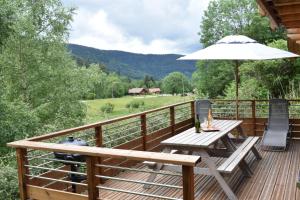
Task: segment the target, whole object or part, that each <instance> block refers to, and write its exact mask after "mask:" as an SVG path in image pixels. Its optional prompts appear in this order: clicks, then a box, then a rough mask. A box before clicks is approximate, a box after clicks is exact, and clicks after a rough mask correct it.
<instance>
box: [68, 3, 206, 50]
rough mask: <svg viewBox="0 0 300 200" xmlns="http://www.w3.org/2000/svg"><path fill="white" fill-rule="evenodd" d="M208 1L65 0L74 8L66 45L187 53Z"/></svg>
mask: <svg viewBox="0 0 300 200" xmlns="http://www.w3.org/2000/svg"><path fill="white" fill-rule="evenodd" d="M208 2H209V0H201V1H199V0H176V1H174V0H101V1H99V0H89V1H86V0H85V1H84V0H77V1H75V0H72V1H71V0H65V1H64V3H65V4H66V5H72V6H75V7H77V14H76V15H75V16H74V21H73V23H72V29H71V34H70V43H75V44H81V45H86V46H91V47H95V48H99V49H117V50H123V51H130V52H138V53H160V54H165V53H182V54H186V53H190V52H192V51H195V50H196V49H199V48H200V44H199V36H198V34H197V33H198V32H199V31H200V30H199V26H200V21H201V18H202V15H203V11H204V10H205V9H206V8H207V5H208Z"/></svg>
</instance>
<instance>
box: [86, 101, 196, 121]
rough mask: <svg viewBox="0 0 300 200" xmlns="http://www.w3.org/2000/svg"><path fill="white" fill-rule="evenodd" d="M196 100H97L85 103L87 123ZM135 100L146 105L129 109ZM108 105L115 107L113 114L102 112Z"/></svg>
mask: <svg viewBox="0 0 300 200" xmlns="http://www.w3.org/2000/svg"><path fill="white" fill-rule="evenodd" d="M192 99H194V96H183V97H182V96H158V95H156V96H154V95H153V96H152V95H145V96H124V97H121V98H110V99H97V100H88V101H84V103H85V104H86V105H87V117H86V123H93V122H97V121H101V120H105V119H112V118H115V117H119V116H124V115H128V114H133V113H138V112H142V111H145V110H149V109H153V108H159V107H162V106H166V105H170V104H175V103H180V102H185V101H189V100H192ZM134 100H139V101H143V102H144V105H143V106H141V107H139V108H136V109H129V108H126V105H127V104H128V103H130V102H132V101H134ZM106 103H111V104H113V105H114V109H113V112H112V113H104V112H102V111H101V107H102V106H103V105H105V104H106Z"/></svg>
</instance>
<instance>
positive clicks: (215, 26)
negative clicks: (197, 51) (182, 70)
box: [199, 0, 286, 47]
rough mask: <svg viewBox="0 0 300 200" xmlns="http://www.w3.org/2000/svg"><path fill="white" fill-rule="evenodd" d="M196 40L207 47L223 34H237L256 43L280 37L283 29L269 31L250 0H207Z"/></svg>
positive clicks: (253, 2)
mask: <svg viewBox="0 0 300 200" xmlns="http://www.w3.org/2000/svg"><path fill="white" fill-rule="evenodd" d="M200 27H201V32H200V33H199V34H200V37H201V39H200V41H201V43H203V44H204V46H205V47H206V46H209V45H211V44H213V43H215V42H216V41H217V40H219V39H221V38H223V37H224V36H226V35H233V34H241V35H246V36H248V37H251V38H253V39H255V40H257V41H258V42H260V43H265V44H266V43H268V42H272V41H273V40H277V39H284V38H285V37H286V34H285V32H284V30H283V28H280V29H277V30H276V31H272V30H271V28H270V25H269V21H268V18H267V17H261V16H260V14H259V11H258V8H257V4H256V2H255V1H252V0H215V1H211V2H210V3H209V6H208V9H207V10H206V11H205V13H204V16H203V18H202V23H201V25H200Z"/></svg>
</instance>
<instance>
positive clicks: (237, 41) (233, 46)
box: [178, 35, 299, 60]
mask: <svg viewBox="0 0 300 200" xmlns="http://www.w3.org/2000/svg"><path fill="white" fill-rule="evenodd" d="M298 56H299V55H297V54H294V53H291V52H288V51H284V50H281V49H276V48H272V47H268V46H266V45H263V44H260V43H258V42H256V41H255V40H253V39H251V38H249V37H246V36H243V35H230V36H226V37H224V38H223V39H221V40H219V41H218V42H216V44H213V45H211V46H209V47H207V48H205V49H201V50H199V51H196V52H194V53H192V54H189V55H186V56H183V57H180V58H179V59H178V60H268V59H279V58H292V57H298Z"/></svg>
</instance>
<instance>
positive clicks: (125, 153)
mask: <svg viewBox="0 0 300 200" xmlns="http://www.w3.org/2000/svg"><path fill="white" fill-rule="evenodd" d="M7 145H8V146H10V147H14V148H24V149H26V148H29V149H36V150H44V151H53V152H64V153H71V154H81V155H86V156H94V157H110V158H126V159H129V160H137V161H152V162H159V163H166V164H175V165H184V166H196V164H197V163H198V162H200V157H199V156H193V155H180V154H168V153H156V152H146V151H135V150H124V149H110V148H100V147H89V146H75V145H65V144H55V143H45V142H32V141H26V140H20V141H16V142H11V143H8V144H7Z"/></svg>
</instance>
